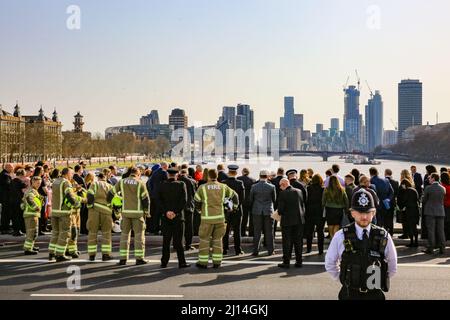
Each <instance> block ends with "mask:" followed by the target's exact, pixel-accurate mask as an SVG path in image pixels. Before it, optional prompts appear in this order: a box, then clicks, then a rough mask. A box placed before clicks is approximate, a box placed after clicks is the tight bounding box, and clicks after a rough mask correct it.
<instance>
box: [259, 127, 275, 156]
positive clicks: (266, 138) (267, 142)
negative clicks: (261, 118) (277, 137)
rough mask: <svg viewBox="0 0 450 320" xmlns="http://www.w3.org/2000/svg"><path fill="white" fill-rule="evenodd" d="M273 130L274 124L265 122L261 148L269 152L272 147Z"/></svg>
mask: <svg viewBox="0 0 450 320" xmlns="http://www.w3.org/2000/svg"><path fill="white" fill-rule="evenodd" d="M274 129H275V122H266V123H264V127H263V137H262V143H261V145H262V147H264V148H265V150H270V149H271V148H270V147H271V145H272V130H274Z"/></svg>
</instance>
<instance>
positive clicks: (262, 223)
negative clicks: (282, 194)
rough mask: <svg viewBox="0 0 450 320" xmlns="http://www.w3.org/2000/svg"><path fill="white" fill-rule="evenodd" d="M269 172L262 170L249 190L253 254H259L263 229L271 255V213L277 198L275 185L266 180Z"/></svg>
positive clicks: (272, 247) (272, 246) (272, 243)
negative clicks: (257, 179)
mask: <svg viewBox="0 0 450 320" xmlns="http://www.w3.org/2000/svg"><path fill="white" fill-rule="evenodd" d="M268 178H269V172H267V171H266V170H262V171H261V172H260V174H259V181H258V182H257V183H255V184H254V185H253V186H252V189H251V190H250V203H251V207H252V215H253V228H254V236H253V244H254V248H253V254H252V255H253V256H255V257H256V256H258V255H259V248H260V246H261V232H262V231H263V229H264V236H265V239H266V245H267V251H268V255H269V256H271V255H273V251H274V241H273V219H272V218H271V214H272V213H273V211H274V205H275V202H276V199H277V196H276V192H275V186H274V185H273V184H270V183H269V182H268V181H267V180H268Z"/></svg>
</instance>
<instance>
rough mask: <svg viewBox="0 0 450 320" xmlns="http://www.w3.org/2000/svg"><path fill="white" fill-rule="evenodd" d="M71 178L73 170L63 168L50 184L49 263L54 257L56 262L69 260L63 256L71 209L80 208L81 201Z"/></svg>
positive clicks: (69, 233)
mask: <svg viewBox="0 0 450 320" xmlns="http://www.w3.org/2000/svg"><path fill="white" fill-rule="evenodd" d="M72 177H73V170H72V169H70V168H64V169H62V170H61V177H60V178H57V179H56V180H55V181H54V182H53V184H52V219H51V223H52V237H51V239H50V244H49V247H48V251H49V256H48V259H49V260H50V261H52V260H53V258H55V256H56V262H63V261H69V260H71V257H67V256H66V255H65V252H66V249H67V243H68V241H69V239H70V237H71V230H70V227H71V214H72V210H73V209H72V208H76V207H80V206H81V203H82V201H84V200H83V199H82V198H81V197H79V196H78V195H77V194H76V193H75V191H74V189H73V187H72V184H71V183H70V181H71V180H72Z"/></svg>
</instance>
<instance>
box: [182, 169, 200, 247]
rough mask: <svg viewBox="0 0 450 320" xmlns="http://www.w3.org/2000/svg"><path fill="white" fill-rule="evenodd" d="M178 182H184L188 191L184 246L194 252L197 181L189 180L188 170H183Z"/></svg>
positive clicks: (185, 210)
mask: <svg viewBox="0 0 450 320" xmlns="http://www.w3.org/2000/svg"><path fill="white" fill-rule="evenodd" d="M178 180H180V181H182V182H184V184H185V185H186V191H187V203H186V208H185V209H184V241H185V243H184V245H185V250H186V251H188V250H194V249H195V248H194V247H193V246H192V236H193V232H194V229H193V225H192V219H193V216H194V209H195V203H194V196H195V191H196V190H195V180H193V179H191V178H189V176H188V170H187V169H182V170H181V172H180V176H179V177H178Z"/></svg>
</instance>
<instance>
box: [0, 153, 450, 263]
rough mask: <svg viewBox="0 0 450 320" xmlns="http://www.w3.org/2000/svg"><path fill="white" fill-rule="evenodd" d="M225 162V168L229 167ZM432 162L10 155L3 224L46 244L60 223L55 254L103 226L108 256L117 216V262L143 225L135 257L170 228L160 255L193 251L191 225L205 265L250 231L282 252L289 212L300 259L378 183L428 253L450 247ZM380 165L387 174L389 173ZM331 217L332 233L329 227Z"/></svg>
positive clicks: (384, 215) (447, 184) (387, 208)
mask: <svg viewBox="0 0 450 320" xmlns="http://www.w3.org/2000/svg"><path fill="white" fill-rule="evenodd" d="M226 169H227V170H226ZM425 169H426V174H425V175H424V176H423V177H422V175H421V174H420V173H419V172H418V171H417V168H416V166H412V167H411V168H409V169H405V170H403V171H401V173H400V176H399V180H397V179H395V178H394V176H393V172H392V171H391V170H389V169H386V170H385V171H384V172H383V173H380V172H378V169H377V168H375V167H373V168H370V169H369V171H368V172H367V173H363V172H360V171H359V170H358V169H356V168H355V169H353V170H352V171H351V172H348V173H344V174H342V173H341V171H340V167H339V165H337V164H335V165H333V166H332V167H331V168H330V169H329V170H327V171H326V172H325V176H324V177H322V175H321V174H320V173H315V172H314V171H313V169H302V170H299V171H298V170H296V169H290V170H287V171H285V170H284V169H283V168H279V169H278V171H277V172H276V173H275V172H269V171H266V170H262V171H261V172H259V173H258V175H257V176H256V177H252V174H251V172H250V170H249V169H248V168H242V169H240V168H239V167H238V166H237V165H234V164H231V165H228V166H227V167H225V166H224V165H223V164H219V165H218V166H217V168H203V167H202V166H201V165H197V166H195V167H190V166H189V165H188V164H181V165H179V164H177V163H167V162H162V163H159V164H155V165H153V166H152V167H148V168H145V167H130V168H128V170H127V171H126V172H125V173H124V174H123V175H122V176H119V174H118V170H117V168H116V167H115V166H110V167H109V168H105V169H103V170H102V171H101V172H100V173H99V174H97V176H96V174H94V172H90V171H88V170H86V166H85V163H83V162H80V163H79V164H77V165H75V166H74V167H73V168H64V169H61V170H59V169H57V168H52V167H51V165H49V164H47V163H43V162H38V163H36V164H35V165H15V166H14V165H12V164H5V165H4V166H3V170H2V171H1V173H0V204H1V225H0V229H1V233H2V234H13V235H14V236H17V237H20V236H25V241H24V252H25V254H27V255H33V254H37V253H38V252H39V248H37V246H35V244H34V243H35V240H36V238H37V237H38V236H39V235H44V234H46V233H47V232H52V238H51V240H50V245H49V252H50V254H49V259H50V260H52V259H54V258H56V260H57V261H66V260H70V259H72V258H78V257H79V255H80V253H79V252H78V246H77V239H78V235H79V234H86V235H88V254H89V257H90V259H91V260H95V256H96V254H97V236H98V235H97V233H98V232H101V234H102V240H101V252H102V259H103V260H104V261H107V260H110V259H112V244H111V241H112V237H111V233H112V232H114V231H117V230H115V228H113V227H114V226H117V225H118V221H120V226H121V233H122V235H121V241H120V264H122V265H123V264H126V261H127V259H128V257H129V246H130V236H131V235H133V236H134V241H135V244H134V250H135V252H134V253H135V258H136V261H137V263H138V264H144V263H146V261H145V259H144V257H145V234H147V235H148V234H155V235H161V234H162V235H163V252H162V259H161V266H162V267H166V266H167V263H168V261H169V256H170V245H171V243H172V241H173V246H174V248H175V249H176V251H177V256H178V259H179V266H180V267H182V268H184V267H188V266H189V265H188V264H187V263H186V260H185V257H184V252H185V251H190V250H194V249H195V248H194V247H193V241H192V239H193V236H199V238H200V244H199V260H198V263H197V266H198V267H199V268H205V267H207V264H208V261H209V258H210V254H211V255H212V261H213V265H214V267H219V266H220V264H221V262H222V259H223V256H224V255H228V254H229V251H230V245H229V238H230V236H231V235H233V241H234V246H233V248H234V254H235V255H242V254H244V250H243V248H242V246H241V238H242V237H246V236H249V237H253V252H252V255H253V256H258V255H259V254H260V252H261V250H262V243H264V246H265V248H266V250H267V254H268V255H269V256H270V255H273V253H274V239H275V234H276V231H277V230H278V224H280V228H281V234H282V244H283V262H282V263H280V264H279V266H280V267H281V268H287V267H289V264H290V260H291V255H292V250H293V249H295V250H294V251H295V258H296V262H295V266H297V267H301V266H302V254H303V242H304V239H305V240H306V252H307V253H310V252H312V248H313V239H314V238H315V237H317V248H318V254H319V255H322V254H323V252H324V242H325V239H326V238H329V239H332V238H333V237H334V236H335V234H336V233H337V232H338V231H339V230H340V229H342V228H343V227H344V226H346V225H349V224H350V223H352V222H353V221H354V220H353V217H352V215H351V213H350V211H351V203H352V198H353V196H354V194H355V193H356V192H358V191H360V190H364V191H366V192H367V193H368V194H370V195H371V198H372V199H373V201H374V203H375V207H376V215H375V217H374V221H373V222H374V223H375V224H376V225H377V226H380V227H383V228H384V229H386V230H387V231H388V232H389V233H390V235H391V236H393V234H394V221H396V222H397V223H401V225H402V234H401V235H399V238H401V239H409V240H410V243H409V244H408V246H409V247H412V248H414V247H418V246H419V242H418V238H419V231H418V226H419V225H420V226H421V228H420V230H421V238H422V239H427V240H428V242H427V246H426V248H425V249H424V250H423V251H424V252H425V253H426V254H434V253H435V252H436V249H437V250H438V253H440V254H443V253H444V250H445V246H446V241H447V240H450V175H449V169H448V168H441V169H440V170H439V171H438V170H437V168H436V167H435V166H432V165H429V166H426V168H425ZM381 174H383V176H382V175H381ZM325 226H327V230H328V235H327V236H325V233H324V230H325Z"/></svg>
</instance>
